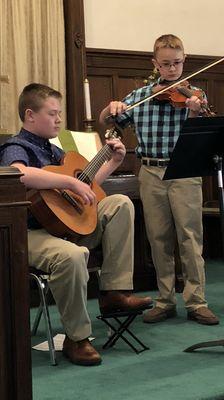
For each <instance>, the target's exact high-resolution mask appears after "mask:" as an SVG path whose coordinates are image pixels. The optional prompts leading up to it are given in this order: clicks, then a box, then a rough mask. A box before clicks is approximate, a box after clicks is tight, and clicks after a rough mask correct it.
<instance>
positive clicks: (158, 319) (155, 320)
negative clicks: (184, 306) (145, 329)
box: [143, 311, 177, 324]
mask: <svg viewBox="0 0 224 400" xmlns="http://www.w3.org/2000/svg"><path fill="white" fill-rule="evenodd" d="M176 316H177V312H174V311H173V312H172V313H166V314H163V315H162V316H160V317H157V318H156V317H155V318H154V319H150V320H147V319H146V320H145V319H144V318H143V322H144V323H145V324H155V323H156V322H162V321H165V320H166V319H169V318H174V317H176Z"/></svg>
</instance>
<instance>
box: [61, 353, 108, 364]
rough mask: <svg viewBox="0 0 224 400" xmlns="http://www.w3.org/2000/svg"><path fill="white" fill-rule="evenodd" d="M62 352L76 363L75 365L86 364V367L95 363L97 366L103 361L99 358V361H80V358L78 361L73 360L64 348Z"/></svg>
mask: <svg viewBox="0 0 224 400" xmlns="http://www.w3.org/2000/svg"><path fill="white" fill-rule="evenodd" d="M62 354H63V356H64V357H66V358H67V359H68V360H69V361H70V362H71V363H72V364H75V365H82V366H84V367H94V366H95V365H96V366H97V365H100V364H101V363H102V360H99V361H94V362H93V361H87V360H86V361H79V360H77V361H73V360H71V358H70V357H69V356H68V354H67V353H66V352H65V351H64V350H62Z"/></svg>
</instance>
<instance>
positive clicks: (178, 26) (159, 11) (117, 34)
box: [84, 0, 224, 56]
mask: <svg viewBox="0 0 224 400" xmlns="http://www.w3.org/2000/svg"><path fill="white" fill-rule="evenodd" d="M84 10H85V32H86V47H90V48H104V49H117V50H138V51H152V49H153V43H154V41H155V39H156V38H157V37H159V36H160V35H162V34H164V33H173V34H175V35H177V36H179V37H180V38H181V39H182V40H183V42H184V46H185V52H186V53H187V54H191V55H192V54H195V55H214V56H224V35H223V18H224V0H213V1H210V0H187V1H186V0H168V1H165V0H153V1H152V0H125V1H124V0H84Z"/></svg>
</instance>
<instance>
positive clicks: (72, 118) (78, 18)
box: [64, 0, 86, 131]
mask: <svg viewBox="0 0 224 400" xmlns="http://www.w3.org/2000/svg"><path fill="white" fill-rule="evenodd" d="M64 18H65V51H66V100H67V127H68V129H71V130H78V131H80V130H82V129H83V119H84V93H83V82H84V78H85V76H86V53H85V26H84V8H83V0H64Z"/></svg>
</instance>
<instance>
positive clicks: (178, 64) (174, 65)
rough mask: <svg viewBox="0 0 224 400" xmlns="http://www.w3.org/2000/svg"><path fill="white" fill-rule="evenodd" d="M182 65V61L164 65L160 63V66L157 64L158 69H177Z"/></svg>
mask: <svg viewBox="0 0 224 400" xmlns="http://www.w3.org/2000/svg"><path fill="white" fill-rule="evenodd" d="M157 62H158V61H157ZM183 63H184V60H180V61H174V62H173V63H169V62H164V63H161V64H159V63H158V64H159V67H160V68H164V69H170V68H171V67H174V68H178V67H180V66H181V65H183Z"/></svg>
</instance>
